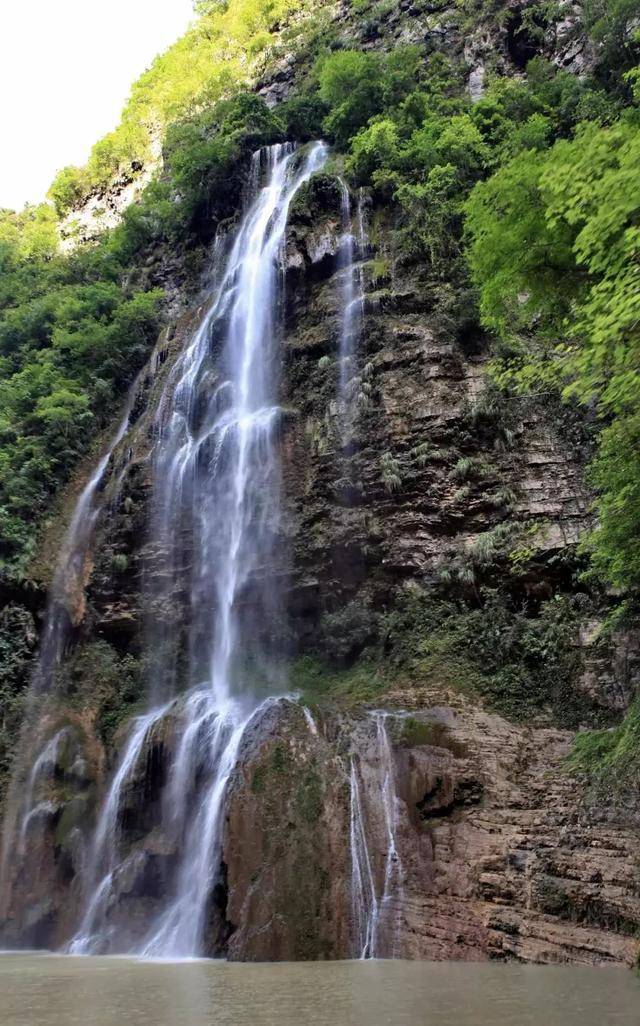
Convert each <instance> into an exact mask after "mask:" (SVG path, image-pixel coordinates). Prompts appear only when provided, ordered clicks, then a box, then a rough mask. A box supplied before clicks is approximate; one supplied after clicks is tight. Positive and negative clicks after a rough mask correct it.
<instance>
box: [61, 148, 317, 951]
mask: <svg viewBox="0 0 640 1026" xmlns="http://www.w3.org/2000/svg"><path fill="white" fill-rule="evenodd" d="M325 158H326V148H325V146H324V145H323V144H321V143H316V144H314V145H313V146H312V147H311V148H310V149H309V151H308V153H307V155H306V157H304V158H303V159H302V160H300V159H299V158H298V155H297V154H296V153H295V152H294V150H293V148H292V147H289V146H281V145H277V146H273V147H269V148H267V149H265V150H261V151H259V152H258V153H257V154H256V155H255V156H254V160H253V165H252V169H251V177H250V182H251V195H250V197H249V204H248V208H247V210H246V213H245V215H244V218H243V220H242V222H241V224H240V227H239V229H238V232H237V235H236V237H235V241H234V243H233V246H232V248H231V251H230V253H229V256H228V260H227V263H226V267H225V269H224V272H223V274H222V277H221V280H220V282H219V284H218V286H217V289H216V291H215V295H214V298H213V301H212V303H211V306H210V308H209V311H208V313H207V315H206V317H205V318H204V320H203V322H202V324H201V326H200V328H199V329H198V330H197V331H196V333H195V335H194V337H193V339H192V341H191V343H190V344H189V345H188V347H187V348H186V350H185V352H184V354H183V355H182V357H181V358H180V360H179V361H178V363H177V365H176V368H175V370H174V372H173V374H172V375H171V377H170V379H169V382H168V384H167V387H166V389H165V393H164V395H163V397H162V400H161V403H160V406H159V416H158V423H157V431H158V445H157V453H156V487H155V492H154V500H153V534H154V539H155V541H156V544H157V550H158V551H159V552H160V553H161V567H160V573H158V574H156V576H155V578H154V581H153V583H152V584H151V585H150V605H151V606H152V607H153V608H155V609H161V610H164V609H166V608H169V607H170V605H171V601H172V596H173V595H174V594H175V591H176V589H182V590H183V591H186V592H187V593H188V599H189V607H190V614H189V617H188V623H187V624H186V627H185V625H183V624H182V623H181V622H180V620H179V617H176V616H175V615H170V616H168V617H166V618H165V619H161V618H157V620H156V622H155V623H153V622H152V624H151V626H150V646H151V649H152V654H153V652H154V651H155V652H156V653H157V655H158V660H157V663H156V666H155V672H154V673H153V678H154V680H153V684H154V690H155V693H156V695H157V697H158V699H159V701H158V705H157V707H156V709H155V710H153V711H152V712H150V713H148V714H147V715H146V716H144V717H140V718H139V719H138V720H136V721H135V722H134V724H133V728H132V731H131V733H130V736H129V741H128V743H127V745H126V746H125V748H124V750H123V753H122V756H121V760H120V764H119V767H118V769H117V771H116V773H115V776H114V778H113V782H112V784H111V788H110V790H109V792H108V795H107V797H106V800H105V804H104V807H103V810H102V813H101V815H100V819H99V822H98V825H97V828H96V832H95V836H94V841H93V853H92V858H91V867H90V869H89V871H88V875H87V881H86V899H85V911H84V915H83V920H82V923H81V926H80V928H79V930H78V933H77V935H76V937H75V938H74V940H73V942H72V944H71V950H72V951H74V952H83V953H87V952H92V951H104V950H109V951H119V950H120V951H121V950H122V945H123V943H126V942H124V941H123V940H122V939H121V938H120V937H119V935H118V930H117V928H116V927H113V926H112V925H110V924H109V910H110V908H111V906H112V904H113V900H114V899H113V888H114V886H115V885H116V884H117V877H118V874H119V873H121V872H122V869H123V864H124V863H126V862H127V860H128V859H131V858H132V857H135V856H132V855H129V856H124V858H123V855H122V852H121V851H120V845H119V838H118V830H117V823H118V812H119V809H120V804H121V800H122V797H121V796H122V793H123V789H124V788H126V785H127V783H128V782H129V780H130V779H131V775H132V773H133V772H134V770H135V767H136V765H137V764H138V761H139V759H140V757H141V755H142V752H143V750H144V747H145V744H146V742H147V739H148V737H149V733H150V731H151V730H152V729H153V728H154V726H155V725H156V724H157V723H158V722H159V720H161V719H162V717H163V716H164V715H165V714H166V712H167V706H166V704H165V703H166V702H167V701H169V702H170V703H171V701H172V700H173V699H174V698H175V696H176V682H177V675H178V669H177V664H178V659H177V656H176V653H177V651H178V650H179V649H180V646H181V645H182V647H183V649H184V650H185V651H186V654H187V667H186V683H187V689H188V690H187V692H186V694H185V695H184V696H183V697H182V698H178V699H177V700H176V701H175V702H174V708H173V713H174V714H175V718H176V731H177V741H176V743H175V748H174V751H173V753H172V756H171V761H170V766H169V770H168V780H167V783H166V786H165V794H164V798H163V813H162V828H163V831H164V833H165V835H166V836H167V837H169V838H171V839H172V841H173V843H174V844H175V845H176V848H177V850H178V852H179V859H178V867H177V871H176V874H175V879H174V881H173V885H172V886H171V888H170V892H169V893H168V894H167V896H166V900H165V903H164V907H163V909H162V910H161V912H160V914H159V915H158V916H157V918H156V919H155V921H153V922H151V923H150V924H149V925H148V929H147V932H146V935H145V936H144V937H143V939H142V941H141V942H140V943H139V944H138V945H137V946H136V948H135V950H136V951H137V952H138V953H140V954H143V955H151V956H159V957H169V958H175V957H185V956H193V955H198V954H200V953H201V951H202V949H203V942H204V934H205V930H206V922H205V920H206V913H207V903H208V900H209V897H210V894H211V891H212V888H213V886H214V884H215V881H216V877H217V873H218V866H219V857H220V841H221V837H220V834H221V823H222V816H223V811H224V799H225V795H226V791H227V787H228V783H229V779H230V776H231V774H232V772H233V769H234V767H235V765H236V761H237V755H238V750H239V746H240V743H241V741H242V738H243V735H244V733H245V730H246V728H247V726H248V724H249V723H250V722H251V721H252V720H253V719H254V718H256V717H259V716H260V715H261V712H262V710H263V709H264V708H265V706H266V705H267V704H268V703H269V701H270V700H269V699H268V698H267V699H266V700H264V699H262V694H263V693H264V691H265V686H266V684H268V683H269V682H268V680H265V679H264V678H265V677H266V676H267V673H266V671H265V670H264V669H263V668H264V666H265V665H266V663H267V662H268V660H267V659H266V658H261V657H260V656H261V653H260V646H259V636H260V626H261V625H265V626H267V621H268V617H269V612H270V610H271V608H272V603H273V590H274V585H273V581H266V582H264V583H259V582H258V581H257V580H256V579H255V575H256V572H257V571H259V570H260V569H261V568H263V567H264V566H265V564H267V563H268V561H269V560H270V559H271V558H272V554H273V552H274V548H275V546H276V544H277V536H278V530H279V517H280V472H279V460H278V455H277V439H276V428H277V426H278V421H279V415H280V411H279V408H278V406H277V391H278V389H277V385H278V363H279V353H278V346H277V342H278V335H279V311H280V303H281V291H282V271H281V266H282V247H283V244H284V234H285V228H286V223H287V215H288V211H289V206H290V204H291V201H292V199H293V197H294V196H295V194H296V192H297V191H298V189H299V188H300V186H301V185H302V184H303V183H304V182H305V181H307V179H308V178H309V177H310V176H311V175H312V174H313V173H314V171H316V170H318V169H319V168H320V167H321V166H322V164H323V163H324V160H325ZM248 597H249V598H250V609H251V612H250V620H251V628H252V629H251V631H250V632H247V631H246V629H245V624H244V622H243V615H244V611H243V609H242V603H243V601H245V602H246V601H249V598H248ZM176 621H177V622H176ZM185 635H186V636H185ZM252 657H253V660H254V662H255V663H256V664H257V665H259V666H260V667H261V670H262V675H261V677H260V678H259V679H258V680H257V681H256V680H255V672H253V671H252V667H251V659H252Z"/></svg>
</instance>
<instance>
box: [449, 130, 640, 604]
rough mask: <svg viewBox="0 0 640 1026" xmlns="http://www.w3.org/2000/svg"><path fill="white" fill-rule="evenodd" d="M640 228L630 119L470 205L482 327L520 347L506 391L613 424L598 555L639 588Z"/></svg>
mask: <svg viewBox="0 0 640 1026" xmlns="http://www.w3.org/2000/svg"><path fill="white" fill-rule="evenodd" d="M639 219H640V132H639V131H638V127H637V124H636V120H635V118H634V117H631V116H630V117H626V118H624V119H622V120H620V121H619V122H616V123H615V124H614V125H612V126H608V127H603V126H602V125H599V124H594V123H592V124H585V125H582V126H580V128H579V129H578V130H577V132H576V136H575V138H574V139H572V140H560V141H558V142H557V143H556V144H555V146H553V147H552V149H550V150H549V151H548V152H547V154H546V155H545V157H544V159H541V157H540V154H538V153H537V152H535V151H526V152H525V153H523V154H521V155H519V156H518V157H516V158H514V159H513V160H512V161H511V162H509V163H508V164H507V165H506V166H505V167H503V168H501V169H500V170H499V171H498V172H496V174H495V175H494V176H493V177H492V178H491V179H490V180H489V181H487V182H485V183H482V184H480V185H478V186H477V187H476V189H475V190H474V192H473V195H472V196H471V199H470V200H469V203H468V205H467V232H468V237H469V241H470V245H469V262H470V266H471V271H472V274H473V277H474V279H475V282H476V284H477V286H478V288H479V291H480V309H481V313H482V316H483V320H484V322H485V324H486V325H487V326H489V327H492V328H494V329H495V330H497V331H498V332H499V334H500V335H501V336H502V338H503V339H504V340H505V341H507V342H509V343H510V346H511V348H510V350H507V351H506V352H505V354H504V365H503V375H502V376H503V380H505V381H510V382H511V383H515V384H516V386H517V387H519V388H520V389H521V390H523V391H525V392H526V391H529V390H532V389H533V390H535V389H536V388H540V385H541V383H542V384H543V385H548V384H551V385H558V386H560V387H563V388H564V395H565V397H566V398H575V399H577V400H579V401H580V402H583V403H594V402H595V403H597V405H598V410H599V412H600V414H601V415H603V416H606V417H607V418H609V419H610V420H611V418H613V419H612V420H611V423H609V425H608V426H607V427H606V429H605V430H604V432H603V433H602V437H601V448H600V455H599V457H598V459H597V461H596V463H595V465H594V470H593V478H594V481H595V482H596V484H597V486H598V489H599V492H600V498H599V500H598V512H599V521H600V526H599V528H598V530H597V531H596V533H595V535H594V538H593V547H594V551H595V559H596V563H597V565H598V566H599V567H600V568H601V569H602V570H603V572H604V573H605V574H606V575H607V576H609V578H610V579H611V580H612V581H613V582H614V583H616V584H619V585H632V584H635V583H637V582H638V581H640V551H639V550H638V545H637V536H638V534H637V530H638V523H639V514H638V512H637V510H638V495H639V494H640V465H638V461H637V458H636V457H634V447H635V446H636V445H637V439H638V417H639V416H640V365H639V363H638V352H639V348H640V334H639V327H638V326H639V324H640V271H639V270H638V260H637V254H638V244H639V240H640V234H639V232H640V228H639V227H638V222H639ZM523 332H527V333H528V335H527V336H523V334H522V333H523ZM518 333H519V338H518V337H517V335H518ZM558 338H560V342H558ZM523 341H524V344H523Z"/></svg>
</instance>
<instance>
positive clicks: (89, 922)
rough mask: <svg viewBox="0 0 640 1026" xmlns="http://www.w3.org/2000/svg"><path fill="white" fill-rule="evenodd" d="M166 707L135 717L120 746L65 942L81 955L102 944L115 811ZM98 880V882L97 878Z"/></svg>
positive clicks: (116, 860) (118, 865)
mask: <svg viewBox="0 0 640 1026" xmlns="http://www.w3.org/2000/svg"><path fill="white" fill-rule="evenodd" d="M167 708H168V707H167V706H165V707H161V708H159V709H154V710H153V711H152V712H150V713H147V714H146V715H145V716H138V717H136V719H135V720H134V721H133V724H132V730H131V734H130V737H129V740H128V742H127V744H126V745H125V747H124V750H123V753H122V758H121V759H120V765H119V766H118V769H117V772H116V773H115V776H114V778H113V781H112V783H111V787H110V788H109V791H108V793H107V796H106V799H105V802H104V805H103V807H102V811H101V814H100V818H99V820H98V824H97V827H96V830H95V834H94V837H93V842H92V845H91V854H90V859H89V865H88V869H87V882H86V883H85V890H86V892H87V903H86V907H85V911H84V914H83V917H82V922H81V924H80V928H79V930H78V931H77V933H76V935H75V937H74V938H73V940H72V941H71V943H70V945H69V951H70V952H71V954H74V955H84V954H88V953H89V952H91V951H93V950H94V948H95V947H96V945H97V946H100V947H103V946H104V944H105V940H106V938H105V936H104V934H103V930H104V924H105V919H106V915H105V914H106V911H107V909H108V905H109V900H110V895H111V887H112V884H113V881H114V875H115V873H116V872H117V871H118V870H119V869H120V871H121V870H122V862H121V860H120V857H119V855H120V852H119V843H118V840H119V838H118V813H119V811H120V804H121V801H122V797H123V794H124V789H125V787H126V785H127V784H128V783H129V781H130V779H131V776H132V774H133V771H134V770H135V768H136V766H137V764H138V761H139V759H140V756H141V755H142V752H143V750H144V746H145V742H146V740H147V738H148V736H149V734H150V732H151V730H152V729H153V727H154V726H155V725H156V723H158V722H159V721H160V720H161V719H162V717H163V716H164V714H165V713H166V712H167ZM99 876H100V880H99V882H98V877H99Z"/></svg>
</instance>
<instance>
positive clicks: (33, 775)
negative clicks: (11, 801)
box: [17, 727, 68, 855]
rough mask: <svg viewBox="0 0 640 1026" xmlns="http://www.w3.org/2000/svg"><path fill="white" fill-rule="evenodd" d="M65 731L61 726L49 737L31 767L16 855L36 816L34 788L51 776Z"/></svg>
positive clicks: (23, 803) (38, 805) (19, 853)
mask: <svg viewBox="0 0 640 1026" xmlns="http://www.w3.org/2000/svg"><path fill="white" fill-rule="evenodd" d="M67 733H68V730H67V728H66V727H62V729H61V730H58V731H57V732H56V733H55V734H54V735H53V737H51V738H49V740H48V741H47V743H46V744H45V746H44V748H43V749H42V751H41V752H40V754H39V755H38V757H37V759H36V760H35V762H34V764H33V766H32V767H31V772H30V773H29V777H28V779H27V786H26V789H25V793H24V799H23V802H22V813H21V822H20V830H19V837H18V845H17V853H18V855H21V854H22V853H23V852H24V849H25V843H26V839H27V833H28V830H29V826H30V825H31V823H32V822H33V820H34V819H35V818H36V816H37V812H38V809H39V807H40V802H35V803H34V794H35V792H36V789H37V788H38V787H41V786H42V785H43V784H45V783H46V782H47V781H48V780H50V779H51V777H52V776H53V773H54V770H55V767H56V763H57V761H58V752H59V751H60V748H61V746H62V744H63V742H64V739H65V738H66V736H67Z"/></svg>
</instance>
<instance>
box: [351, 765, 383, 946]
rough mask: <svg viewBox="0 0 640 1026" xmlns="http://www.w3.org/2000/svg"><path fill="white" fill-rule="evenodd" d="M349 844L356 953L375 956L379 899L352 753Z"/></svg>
mask: <svg viewBox="0 0 640 1026" xmlns="http://www.w3.org/2000/svg"><path fill="white" fill-rule="evenodd" d="M349 785H350V793H351V799H350V807H349V847H350V850H351V912H352V918H353V938H354V939H353V943H354V949H355V950H354V954H356V955H357V957H358V958H372V957H373V940H374V933H375V924H376V922H377V919H378V899H377V896H376V885H375V881H374V879H373V869H372V866H371V859H370V857H369V847H368V844H367V833H366V828H365V820H364V813H363V808H362V797H361V794H360V781H359V779H358V770H357V767H356V761H355V758H354V757H353V756H351V773H350V777H349Z"/></svg>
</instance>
